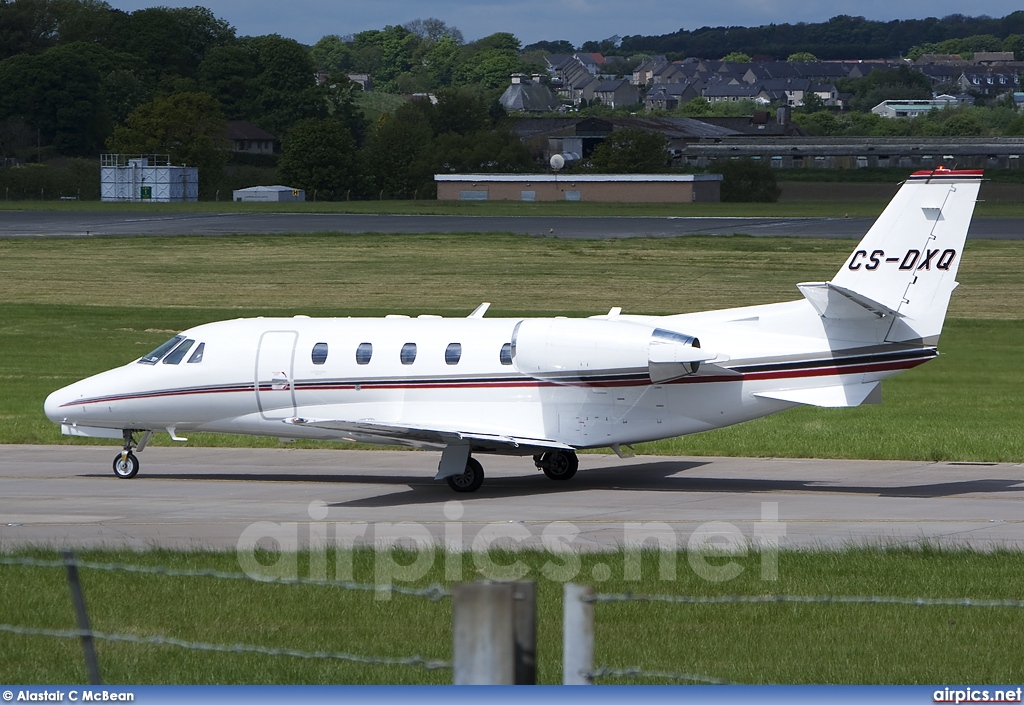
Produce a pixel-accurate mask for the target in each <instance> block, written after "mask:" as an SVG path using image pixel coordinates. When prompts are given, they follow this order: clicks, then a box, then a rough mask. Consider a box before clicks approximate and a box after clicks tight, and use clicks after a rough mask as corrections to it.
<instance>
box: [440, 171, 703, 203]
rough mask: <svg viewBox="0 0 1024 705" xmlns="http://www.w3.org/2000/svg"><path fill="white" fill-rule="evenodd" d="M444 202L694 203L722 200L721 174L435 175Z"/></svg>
mask: <svg viewBox="0 0 1024 705" xmlns="http://www.w3.org/2000/svg"><path fill="white" fill-rule="evenodd" d="M434 181H435V182H436V183H437V200H439V201H597V202H601V201H603V202H616V203H694V202H703V203H707V202H718V201H719V200H721V187H722V175H721V174H435V175H434Z"/></svg>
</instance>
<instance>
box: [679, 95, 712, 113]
mask: <svg viewBox="0 0 1024 705" xmlns="http://www.w3.org/2000/svg"><path fill="white" fill-rule="evenodd" d="M682 113H683V115H710V114H711V103H709V102H708V100H707V98H701V97H699V96H698V97H696V98H693V99H691V100H688V101H687V102H686V104H685V105H684V106H683V107H682Z"/></svg>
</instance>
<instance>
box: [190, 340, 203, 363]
mask: <svg viewBox="0 0 1024 705" xmlns="http://www.w3.org/2000/svg"><path fill="white" fill-rule="evenodd" d="M205 350H206V343H199V347H197V348H196V351H195V352H194V353H192V357H190V358H189V359H188V362H189V364H192V363H193V362H202V361H203V351H205Z"/></svg>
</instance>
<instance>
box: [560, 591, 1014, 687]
mask: <svg viewBox="0 0 1024 705" xmlns="http://www.w3.org/2000/svg"><path fill="white" fill-rule="evenodd" d="M638 602H640V603H643V602H646V603H662V604H674V605H741V604H746V605H770V604H803V605H896V606H905V607H968V608H1010V609H1022V608H1024V600H988V599H975V598H930V597H897V596H889V595H868V596H859V595H713V596H698V595H643V594H632V593H620V594H611V593H610V594H600V593H597V592H595V591H594V589H593V588H592V587H590V586H587V585H576V584H573V583H567V584H566V585H565V589H564V605H563V609H564V622H565V631H564V633H563V649H564V653H565V658H564V662H563V674H562V678H563V683H565V684H566V685H586V684H593V683H594V682H595V681H596V680H598V679H601V678H643V679H662V680H671V681H677V682H685V683H705V684H712V685H737V683H736V682H734V681H728V680H724V679H722V678H717V677H713V676H708V675H704V674H696V673H679V672H672V671H665V670H657V669H646V668H643V667H642V666H626V667H614V666H598V667H595V666H594V607H595V605H599V604H615V603H638Z"/></svg>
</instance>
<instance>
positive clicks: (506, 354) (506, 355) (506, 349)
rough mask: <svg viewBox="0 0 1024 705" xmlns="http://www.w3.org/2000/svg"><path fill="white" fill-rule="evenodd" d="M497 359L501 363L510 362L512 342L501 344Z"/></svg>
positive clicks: (509, 363)
mask: <svg viewBox="0 0 1024 705" xmlns="http://www.w3.org/2000/svg"><path fill="white" fill-rule="evenodd" d="M498 359H499V360H501V364H503V365H511V364H512V343H505V344H504V345H502V346H501V353H500V354H499V355H498Z"/></svg>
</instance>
